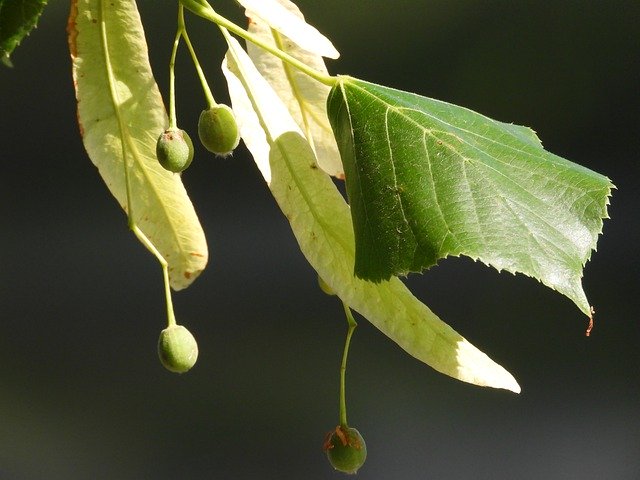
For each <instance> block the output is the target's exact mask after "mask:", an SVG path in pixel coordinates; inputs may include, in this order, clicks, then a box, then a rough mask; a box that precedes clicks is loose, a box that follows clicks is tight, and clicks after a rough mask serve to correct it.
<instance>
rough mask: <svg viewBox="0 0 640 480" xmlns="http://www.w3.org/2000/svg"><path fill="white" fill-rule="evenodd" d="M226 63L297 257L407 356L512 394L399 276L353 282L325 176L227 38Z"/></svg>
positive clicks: (344, 231) (243, 124)
mask: <svg viewBox="0 0 640 480" xmlns="http://www.w3.org/2000/svg"><path fill="white" fill-rule="evenodd" d="M227 63H228V66H227V65H223V71H224V74H225V76H226V78H227V82H228V84H229V94H230V96H231V100H232V103H233V110H234V112H235V114H236V116H237V117H238V120H239V124H240V131H241V133H242V138H243V140H244V142H245V144H246V145H247V147H248V148H249V150H250V151H251V153H252V154H253V156H254V160H255V162H256V164H257V166H258V168H259V169H260V171H261V172H262V174H263V176H264V178H265V180H266V181H267V183H268V184H269V188H270V189H271V192H272V193H273V196H274V198H275V199H276V201H277V202H278V205H279V206H280V208H281V209H282V212H283V213H284V214H285V216H286V217H287V219H288V220H289V222H290V224H291V228H292V230H293V233H294V235H295V237H296V239H297V241H298V244H299V245H300V249H301V250H302V253H303V254H304V255H305V257H306V258H307V260H308V261H309V263H310V264H311V266H312V267H313V268H314V269H315V270H316V271H317V272H318V274H319V275H320V277H321V278H322V279H323V280H324V281H325V282H326V283H327V284H328V285H329V287H330V288H331V290H333V291H334V292H336V294H337V295H338V296H339V297H340V298H341V299H342V300H343V301H344V302H345V303H346V304H348V305H349V306H350V307H351V308H353V309H354V310H356V311H357V312H359V313H360V314H361V315H363V316H364V317H366V318H367V319H368V320H369V321H370V322H371V323H372V324H373V325H375V326H376V327H377V328H378V329H380V330H381V331H382V332H383V333H384V334H385V335H387V336H388V337H389V338H391V339H392V340H393V341H394V342H396V343H397V344H398V345H399V346H400V347H402V348H403V349H404V350H406V351H407V352H408V353H409V354H411V355H413V356H414V357H415V358H417V359H419V360H421V361H423V362H425V363H426V364H428V365H430V366H431V367H433V368H434V369H436V370H438V371H439V372H442V373H444V374H446V375H450V376H451V377H454V378H457V379H459V380H462V381H465V382H469V383H473V384H476V385H482V386H489V387H494V388H505V389H508V390H511V391H514V392H519V391H520V387H519V386H518V383H517V382H516V381H515V379H514V378H513V376H511V374H510V373H509V372H507V371H506V370H505V369H504V368H502V367H501V366H500V365H498V364H497V363H495V362H494V361H492V360H491V359H490V358H489V357H488V356H487V355H485V354H484V353H482V352H481V351H480V350H478V349H477V348H476V347H474V346H473V345H472V344H471V343H469V342H468V341H467V340H466V339H464V338H463V337H462V336H461V335H460V334H458V333H457V332H456V331H454V330H453V329H452V328H451V327H450V326H448V325H447V324H446V323H444V322H442V321H441V320H440V319H439V318H438V316H437V315H435V314H434V313H433V312H432V311H431V310H429V308H427V307H426V306H425V305H424V304H423V303H422V302H420V301H419V300H418V299H417V298H416V297H414V296H413V295H412V294H411V292H410V291H409V290H408V289H407V287H406V286H405V285H404V284H403V283H402V282H401V281H400V280H399V279H398V278H395V277H394V278H392V279H391V280H389V281H384V282H380V283H372V282H367V281H364V280H360V279H358V278H356V277H354V275H353V262H354V255H355V252H354V235H353V227H352V224H351V215H350V213H349V207H348V205H347V204H346V203H345V201H344V199H343V198H342V195H341V194H340V192H339V191H338V190H337V188H336V187H335V185H334V184H333V181H332V180H331V177H330V176H329V175H327V174H326V173H325V172H323V171H322V170H321V169H320V168H318V166H317V163H316V158H315V156H314V153H313V150H312V149H311V147H310V146H309V144H308V142H307V141H306V139H305V138H304V136H303V135H302V132H301V130H300V128H299V127H298V126H297V124H296V123H295V121H294V120H293V118H292V117H291V115H290V114H289V112H288V111H287V108H286V106H285V105H284V104H283V102H282V101H281V100H280V98H279V97H278V95H277V94H276V93H275V92H274V90H273V89H272V88H271V86H270V85H269V84H268V83H267V81H266V80H265V79H264V78H263V77H261V76H260V74H259V73H258V71H257V70H256V68H255V67H254V65H253V63H252V62H251V60H250V59H249V57H248V56H247V54H246V53H245V52H244V50H243V49H242V48H241V47H240V45H239V44H238V42H236V41H235V40H233V39H231V40H230V41H229V52H228V53H227ZM311 281H313V282H315V281H316V279H315V278H313V279H312V280H311Z"/></svg>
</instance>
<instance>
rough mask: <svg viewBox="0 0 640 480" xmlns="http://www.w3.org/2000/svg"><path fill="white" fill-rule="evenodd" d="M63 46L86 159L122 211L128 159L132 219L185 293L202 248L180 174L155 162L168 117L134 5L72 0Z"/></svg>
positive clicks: (122, 0) (121, 0) (202, 260)
mask: <svg viewBox="0 0 640 480" xmlns="http://www.w3.org/2000/svg"><path fill="white" fill-rule="evenodd" d="M69 48H70V50H71V56H72V59H73V78H74V83H75V87H76V97H77V99H78V120H79V123H80V130H81V134H82V138H83V141H84V145H85V148H86V149H87V152H88V154H89V157H90V158H91V161H92V162H93V163H94V164H95V165H96V167H97V168H98V171H99V173H100V175H101V176H102V178H103V179H104V181H105V183H106V184H107V187H109V190H110V191H111V193H112V194H113V195H114V196H115V197H116V199H117V200H118V202H119V204H120V206H121V207H122V208H124V209H125V210H126V205H127V192H126V183H125V170H124V162H123V159H124V158H126V159H127V162H128V163H127V164H128V165H129V173H130V175H129V176H130V182H131V200H132V207H131V209H132V212H130V213H131V215H132V218H133V220H134V221H135V223H136V224H137V226H138V227H139V228H140V230H142V232H143V233H144V234H145V235H146V236H147V237H148V238H149V240H150V241H151V243H152V244H153V245H154V246H155V248H156V249H157V250H158V251H159V252H160V253H161V255H162V256H163V257H164V258H165V260H167V262H168V264H169V275H170V279H171V286H172V287H173V288H174V289H176V290H178V289H181V288H185V287H187V286H188V285H189V284H190V283H191V282H192V281H193V280H194V279H195V278H196V277H197V276H198V275H199V273H200V272H201V271H202V270H203V269H204V267H205V265H206V263H207V258H208V252H207V244H206V240H205V237H204V232H203V230H202V227H201V226H200V223H199V221H198V218H197V216H196V213H195V211H194V208H193V205H192V204H191V201H190V200H189V197H188V195H187V192H186V190H185V188H184V186H183V184H182V181H181V179H180V175H179V174H175V173H171V172H168V171H167V170H165V169H164V168H162V166H161V165H160V164H159V162H158V161H157V159H156V154H155V147H156V141H157V139H158V136H159V135H160V133H162V132H163V131H164V130H165V129H166V128H167V127H168V120H167V115H166V112H165V109H164V106H163V102H162V97H161V96H160V92H159V91H158V87H157V85H156V83H155V80H154V78H153V74H152V72H151V67H150V66H149V59H148V53H147V44H146V40H145V37H144V32H143V30H142V24H141V23H140V16H139V14H138V11H137V8H136V3H135V1H133V0H109V1H106V0H105V1H100V0H75V1H74V2H73V4H72V9H71V16H70V18H69Z"/></svg>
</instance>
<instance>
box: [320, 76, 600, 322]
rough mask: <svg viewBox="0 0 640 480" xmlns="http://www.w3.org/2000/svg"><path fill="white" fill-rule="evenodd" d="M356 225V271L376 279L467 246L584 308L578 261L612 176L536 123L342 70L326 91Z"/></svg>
mask: <svg viewBox="0 0 640 480" xmlns="http://www.w3.org/2000/svg"><path fill="white" fill-rule="evenodd" d="M328 110H329V118H330V120H331V125H332V127H333V130H334V132H335V134H336V138H337V141H338V146H339V148H340V153H341V155H342V161H343V164H344V167H345V174H346V180H347V192H348V195H349V203H350V205H351V212H352V216H353V225H354V231H355V236H356V260H355V274H356V275H357V276H359V277H361V278H364V279H368V280H373V281H380V280H386V279H389V278H390V277H391V276H393V275H405V274H407V273H409V272H419V271H421V270H422V269H423V268H428V267H431V266H432V265H435V264H436V262H437V261H438V260H439V259H441V258H445V257H447V256H449V255H453V256H458V255H466V256H469V257H471V258H473V259H474V260H481V261H482V262H484V263H487V264H489V265H493V266H494V267H496V268H497V269H498V270H507V271H509V272H512V273H515V272H520V273H524V274H526V275H529V276H531V277H534V278H537V279H539V280H540V281H541V282H543V283H544V284H545V285H547V286H549V287H551V288H553V289H555V290H558V291H559V292H561V293H563V294H564V295H566V296H567V297H569V298H570V299H571V300H573V301H574V302H575V303H576V305H577V306H578V307H579V308H580V309H581V310H582V311H583V312H584V313H585V314H586V315H589V314H590V306H589V303H588V301H587V299H586V296H585V294H584V292H583V290H582V285H581V277H582V267H583V266H584V263H585V262H586V261H587V260H588V259H589V256H590V254H591V250H592V249H594V248H595V245H596V241H597V237H598V234H599V233H600V232H601V229H602V219H603V218H604V217H606V214H607V209H606V205H607V203H608V197H609V195H610V193H611V188H612V184H611V182H610V181H609V180H608V179H607V178H606V177H604V176H602V175H600V174H597V173H595V172H593V171H591V170H588V169H586V168H584V167H581V166H579V165H576V164H575V163H571V162H569V161H567V160H565V159H563V158H560V157H558V156H556V155H553V154H552V153H549V152H547V151H545V150H544V148H543V147H542V145H541V143H540V141H539V140H538V138H537V137H536V135H535V134H534V132H533V131H532V130H530V129H528V128H525V127H520V126H517V125H512V124H506V123H501V122H496V121H495V120H491V119H489V118H487V117H484V116H482V115H480V114H478V113H476V112H473V111H471V110H468V109H466V108H462V107H458V106H455V105H451V104H448V103H445V102H441V101H438V100H432V99H429V98H425V97H421V96H419V95H415V94H413V93H407V92H402V91H399V90H394V89H391V88H387V87H383V86H380V85H375V84H371V83H367V82H364V81H362V80H357V79H354V78H351V77H342V76H341V77H339V81H338V83H337V84H336V86H335V87H334V88H333V90H332V92H331V94H330V95H329V99H328Z"/></svg>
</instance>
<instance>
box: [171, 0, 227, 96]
mask: <svg viewBox="0 0 640 480" xmlns="http://www.w3.org/2000/svg"><path fill="white" fill-rule="evenodd" d="M178 30H179V31H180V33H181V34H182V38H184V42H185V43H186V44H187V48H188V49H189V53H190V54H191V59H192V60H193V66H194V67H195V68H196V72H197V73H198V78H200V84H201V85H202V91H203V92H204V96H205V98H206V100H207V106H208V107H209V108H213V107H215V106H217V105H218V104H217V103H216V101H215V99H214V98H213V93H212V92H211V88H209V84H208V83H207V78H206V77H205V76H204V72H203V71H202V68H201V67H200V62H199V61H198V57H197V55H196V51H195V50H194V48H193V45H192V44H191V40H190V39H189V34H188V33H187V26H186V24H185V23H184V8H183V6H182V4H180V5H179V10H178Z"/></svg>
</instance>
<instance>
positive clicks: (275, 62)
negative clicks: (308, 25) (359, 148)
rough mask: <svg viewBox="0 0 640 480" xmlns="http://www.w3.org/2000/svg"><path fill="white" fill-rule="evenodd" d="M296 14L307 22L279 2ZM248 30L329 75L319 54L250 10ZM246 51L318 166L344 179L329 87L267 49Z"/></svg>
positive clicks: (287, 4)
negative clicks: (329, 106) (330, 116)
mask: <svg viewBox="0 0 640 480" xmlns="http://www.w3.org/2000/svg"><path fill="white" fill-rule="evenodd" d="M277 1H278V3H280V4H281V5H282V6H283V7H284V8H286V9H287V10H288V11H289V12H291V13H292V14H293V15H295V16H297V17H298V18H300V19H301V21H304V17H303V15H302V13H301V12H300V10H299V9H298V7H296V6H295V5H294V4H293V3H291V2H290V1H289V0H277ZM247 16H249V18H250V23H249V31H250V32H251V33H253V34H254V35H257V36H258V37H260V38H261V39H262V40H263V41H264V42H265V43H268V44H272V45H274V46H277V47H278V48H280V49H281V50H283V51H284V52H286V53H288V54H289V55H291V56H293V57H294V58H296V59H298V60H300V61H301V62H303V63H304V64H306V65H308V66H310V67H311V68H313V69H315V70H317V71H319V72H322V73H327V68H326V66H325V64H324V60H323V59H322V57H321V56H320V55H318V54H313V53H309V52H308V51H307V50H304V49H302V48H300V47H299V46H298V45H297V44H296V43H294V42H292V41H291V40H290V39H289V38H287V37H286V36H284V35H282V34H281V33H279V32H278V31H276V30H273V29H272V28H270V26H269V24H267V22H266V21H265V20H263V19H262V18H260V17H258V16H256V15H253V14H252V13H251V12H249V11H247ZM247 52H248V53H249V57H251V60H253V63H254V64H255V66H256V67H257V69H258V71H259V72H260V73H261V74H262V76H263V77H264V78H265V79H266V80H267V81H268V82H269V83H270V84H271V86H272V87H273V89H274V90H275V91H276V93H277V94H278V96H279V97H280V99H281V100H282V101H283V102H284V104H285V105H286V106H287V108H288V109H289V113H291V115H292V116H293V118H294V119H295V121H296V123H297V124H298V126H299V127H300V129H301V130H302V131H303V132H304V134H305V136H306V138H307V140H309V143H310V144H311V147H312V148H313V150H314V152H315V154H316V158H317V159H318V165H319V166H320V168H322V169H323V170H324V171H325V172H327V173H328V174H330V175H333V176H334V177H338V178H344V170H343V168H342V162H341V161H340V153H339V152H338V145H337V144H336V139H335V137H334V136H333V131H332V130H331V125H330V124H329V119H328V118H327V96H328V95H329V90H330V88H329V87H328V86H326V85H324V84H322V83H320V82H318V81H316V80H314V79H312V78H311V77H309V76H308V75H306V74H304V73H302V72H300V71H299V70H297V69H295V68H292V67H291V66H289V65H287V64H285V63H284V62H282V60H280V59H278V58H276V57H275V56H273V55H272V54H270V53H269V52H267V51H265V50H264V49H262V48H260V47H258V46H256V45H254V44H253V43H251V42H247Z"/></svg>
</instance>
